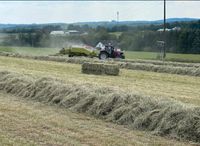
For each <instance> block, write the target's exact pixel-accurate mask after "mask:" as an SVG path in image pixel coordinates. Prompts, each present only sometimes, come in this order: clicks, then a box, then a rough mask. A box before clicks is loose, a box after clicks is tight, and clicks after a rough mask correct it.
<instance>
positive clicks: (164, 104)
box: [0, 71, 200, 143]
mask: <svg viewBox="0 0 200 146" xmlns="http://www.w3.org/2000/svg"><path fill="white" fill-rule="evenodd" d="M0 91H3V92H7V93H9V94H13V95H15V96H18V97H23V98H27V99H33V100H37V101H40V102H44V103H48V104H55V105H58V106H61V107H64V108H66V109H70V110H72V111H76V112H82V113H87V114H90V115H93V116H95V117H97V118H100V119H103V120H106V121H109V122H114V123H116V124H120V125H126V126H127V127H128V128H130V129H138V130H145V131H150V132H152V133H153V134H156V135H160V136H167V137H171V138H176V139H179V140H189V141H193V142H197V143H200V107H199V106H193V105H188V104H183V103H181V102H178V101H176V100H172V99H165V100H163V99H162V100H161V99H158V98H155V97H145V96H142V95H138V94H134V92H133V91H132V92H129V93H127V92H124V91H123V90H120V91H119V90H116V89H114V88H111V87H100V86H94V85H90V84H80V83H79V84H78V83H75V82H63V81H60V80H57V79H53V78H49V77H44V78H42V77H41V78H33V77H32V76H28V75H22V74H17V73H12V72H8V71H0Z"/></svg>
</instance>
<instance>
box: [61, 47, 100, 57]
mask: <svg viewBox="0 0 200 146" xmlns="http://www.w3.org/2000/svg"><path fill="white" fill-rule="evenodd" d="M60 54H68V55H69V57H73V56H88V57H97V56H98V52H97V51H95V50H94V49H90V48H86V47H70V48H62V49H61V50H60Z"/></svg>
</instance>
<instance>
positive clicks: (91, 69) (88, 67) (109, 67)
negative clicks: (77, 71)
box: [82, 62, 119, 76]
mask: <svg viewBox="0 0 200 146" xmlns="http://www.w3.org/2000/svg"><path fill="white" fill-rule="evenodd" d="M82 73H86V74H96V75H101V74H107V75H114V76H117V75H119V66H118V65H114V64H103V63H88V62H86V63H83V64H82Z"/></svg>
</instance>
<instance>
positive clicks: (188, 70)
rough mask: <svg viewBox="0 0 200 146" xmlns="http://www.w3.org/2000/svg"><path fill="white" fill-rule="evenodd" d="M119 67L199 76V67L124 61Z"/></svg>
mask: <svg viewBox="0 0 200 146" xmlns="http://www.w3.org/2000/svg"><path fill="white" fill-rule="evenodd" d="M120 67H121V68H125V69H131V70H145V71H152V72H159V73H170V74H180V75H189V76H200V67H199V68H196V67H172V66H163V65H152V64H144V63H126V64H120Z"/></svg>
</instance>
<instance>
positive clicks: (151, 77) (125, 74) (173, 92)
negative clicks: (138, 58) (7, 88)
mask: <svg viewBox="0 0 200 146" xmlns="http://www.w3.org/2000/svg"><path fill="white" fill-rule="evenodd" d="M0 69H4V70H11V71H16V72H19V73H25V74H31V75H32V76H53V77H56V78H60V79H61V80H65V81H73V82H76V83H79V84H82V83H91V84H93V85H95V86H108V87H109V86H110V87H114V88H116V89H123V90H126V91H131V92H134V93H138V94H144V95H147V96H155V97H158V98H172V99H176V100H179V101H182V102H185V103H192V104H196V105H200V94H199V93H200V78H199V77H191V76H180V75H172V74H166V73H154V72H146V71H133V70H121V72H120V76H119V77H118V76H106V75H104V76H100V75H99V76H96V75H87V74H82V73H81V65H77V64H67V63H59V62H51V61H36V60H28V59H18V58H9V57H0Z"/></svg>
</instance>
